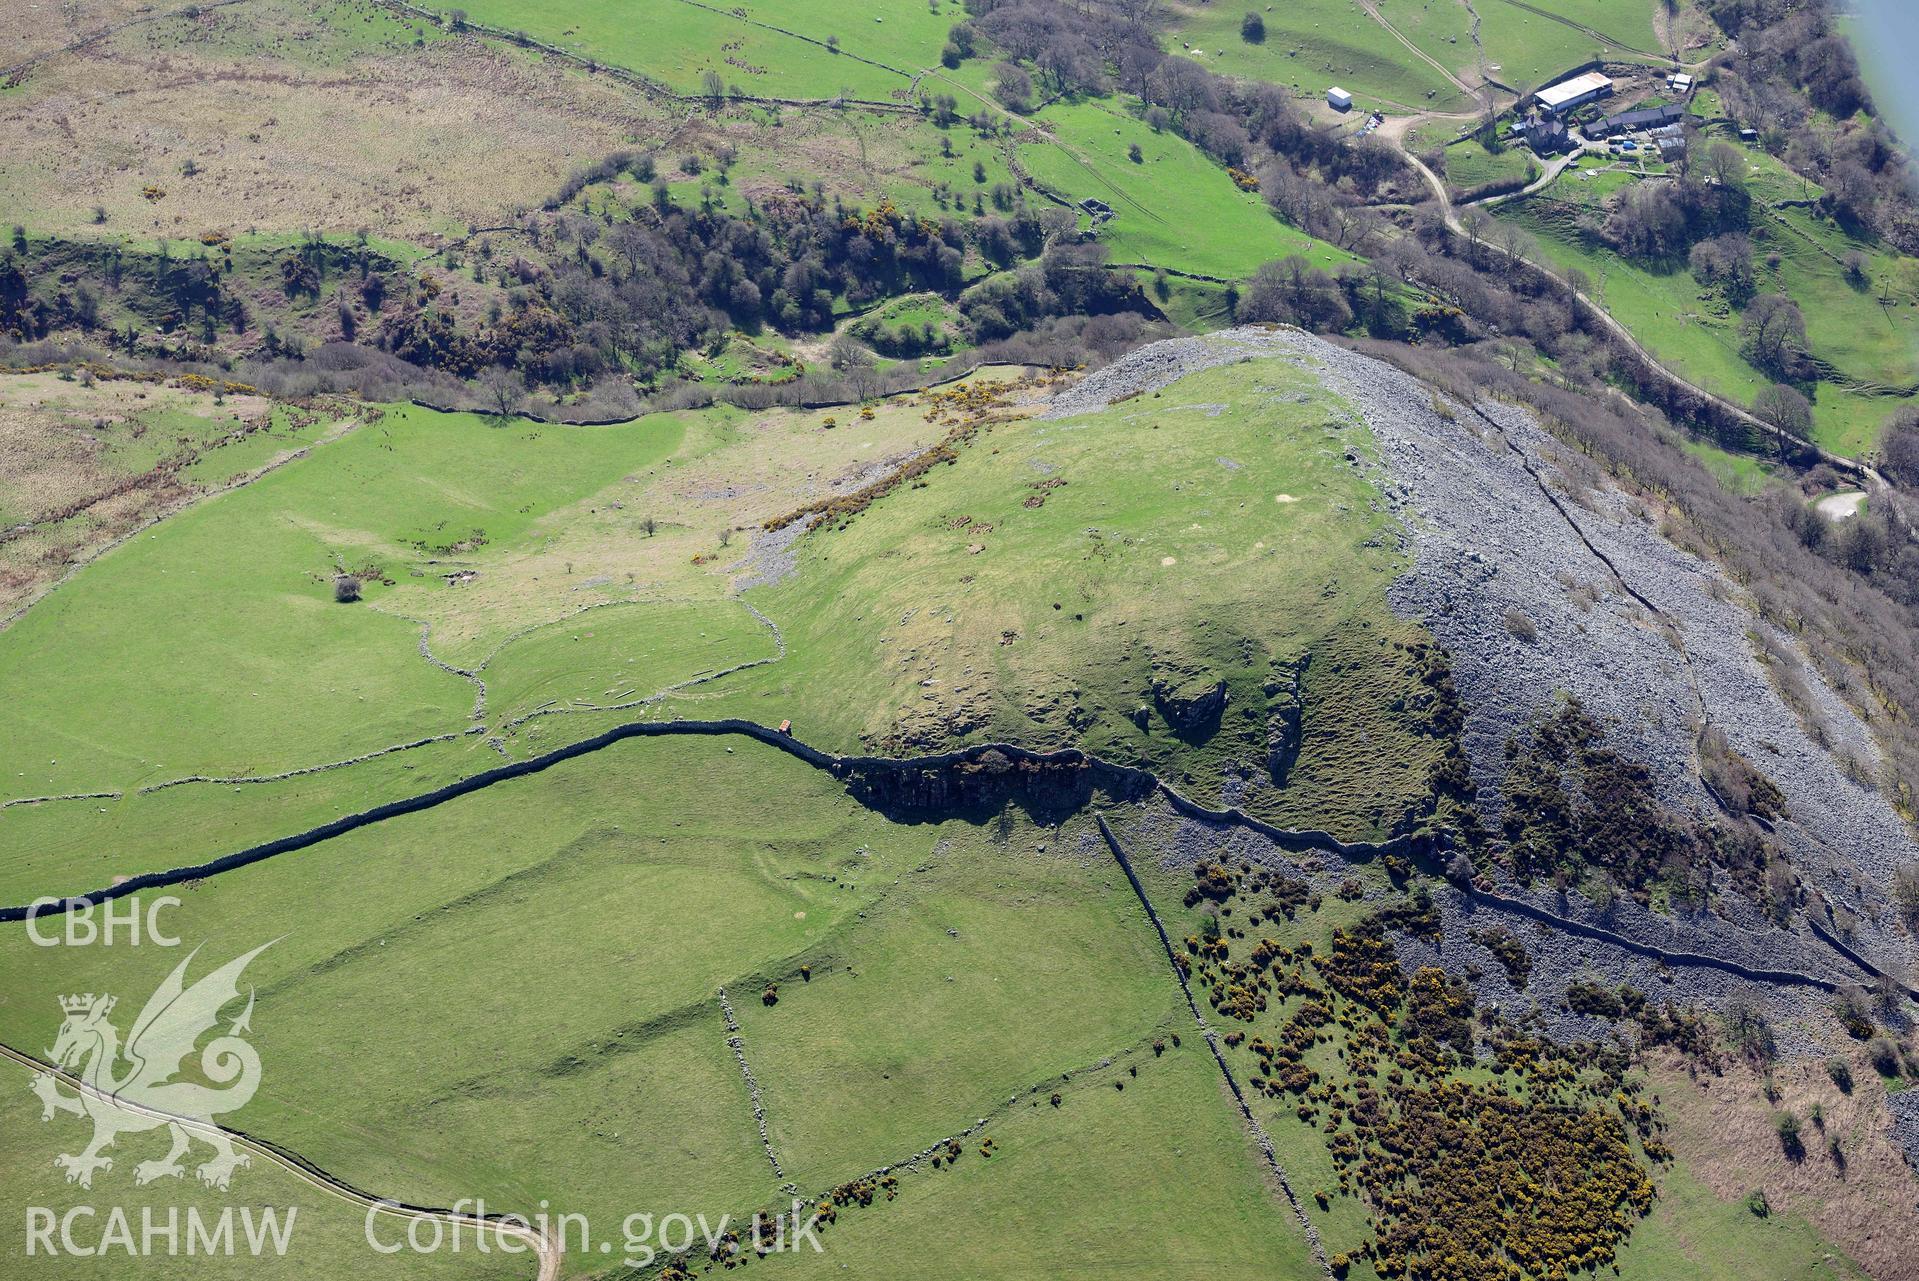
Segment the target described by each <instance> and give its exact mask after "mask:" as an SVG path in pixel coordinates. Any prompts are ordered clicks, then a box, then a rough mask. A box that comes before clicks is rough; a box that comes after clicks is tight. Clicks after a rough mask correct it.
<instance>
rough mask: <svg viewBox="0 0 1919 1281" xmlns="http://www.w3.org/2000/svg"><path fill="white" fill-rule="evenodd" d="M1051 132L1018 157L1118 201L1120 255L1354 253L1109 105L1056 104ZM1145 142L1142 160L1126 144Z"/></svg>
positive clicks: (1058, 181) (1234, 262)
mask: <svg viewBox="0 0 1919 1281" xmlns="http://www.w3.org/2000/svg"><path fill="white" fill-rule="evenodd" d="M1035 119H1036V120H1037V122H1038V123H1039V124H1040V126H1041V127H1042V128H1043V129H1044V130H1045V132H1046V134H1047V135H1049V137H1048V138H1046V139H1044V140H1041V141H1037V142H1029V143H1023V144H1021V146H1020V148H1019V159H1020V164H1021V165H1023V166H1024V167H1025V168H1026V169H1027V170H1028V171H1029V172H1030V173H1031V174H1032V175H1033V177H1034V178H1036V179H1037V180H1038V181H1040V182H1042V183H1044V184H1046V185H1047V186H1048V187H1050V188H1052V189H1053V190H1055V191H1057V192H1058V193H1059V194H1060V195H1061V196H1063V197H1064V198H1066V199H1069V200H1083V199H1086V198H1088V197H1097V198H1098V199H1100V200H1104V201H1105V202H1106V203H1107V204H1109V205H1111V206H1112V207H1113V208H1114V209H1115V210H1117V211H1118V216H1117V217H1116V218H1114V219H1113V220H1112V221H1111V222H1109V223H1106V224H1105V225H1104V226H1103V227H1102V228H1101V229H1100V237H1099V238H1100V242H1101V243H1102V244H1105V245H1108V246H1110V247H1111V249H1112V253H1113V261H1114V262H1143V263H1147V264H1149V265H1151V266H1155V267H1171V268H1174V269H1175V270H1179V271H1191V272H1198V273H1201V274H1204V275H1211V276H1225V277H1230V278H1237V277H1241V276H1248V275H1251V274H1252V272H1253V270H1254V268H1256V267H1258V266H1259V265H1260V264H1261V263H1264V262H1271V261H1272V260H1273V259H1275V258H1284V257H1287V256H1288V255H1291V254H1299V255H1302V256H1304V257H1306V258H1308V259H1310V260H1312V261H1313V262H1315V263H1316V264H1318V265H1320V266H1325V267H1331V266H1334V265H1336V264H1337V263H1339V262H1343V261H1347V260H1348V256H1347V255H1345V254H1343V253H1341V252H1340V251H1339V250H1337V249H1334V248H1333V247H1332V246H1330V245H1327V244H1325V243H1324V242H1322V241H1318V240H1314V239H1313V238H1312V237H1310V236H1308V235H1306V234H1305V233H1304V232H1302V231H1299V230H1297V229H1296V228H1293V227H1289V226H1287V225H1286V224H1285V223H1283V222H1281V221H1280V220H1279V219H1278V218H1275V217H1274V216H1273V215H1272V213H1271V212H1270V211H1269V210H1268V209H1267V207H1266V204H1265V202H1264V201H1262V200H1261V199H1260V197H1259V195H1258V193H1256V192H1248V191H1241V190H1240V189H1239V188H1238V187H1237V186H1235V185H1234V183H1233V180H1232V178H1231V177H1230V176H1229V175H1228V174H1227V172H1226V171H1225V170H1224V169H1222V168H1220V166H1219V165H1218V164H1216V163H1215V162H1213V161H1212V160H1210V159H1208V158H1207V157H1206V156H1205V155H1204V154H1202V153H1201V152H1200V151H1199V149H1198V148H1196V147H1194V146H1193V145H1192V144H1191V143H1189V142H1187V141H1186V140H1185V139H1183V138H1181V137H1179V136H1178V135H1176V134H1174V133H1172V132H1170V131H1168V132H1163V133H1155V132H1153V130H1151V129H1149V128H1148V127H1147V126H1146V125H1144V124H1142V123H1141V122H1140V121H1138V120H1136V119H1134V118H1133V116H1131V115H1130V114H1128V113H1127V112H1125V111H1123V110H1119V109H1117V108H1116V107H1114V106H1111V105H1101V104H1096V103H1078V104H1073V105H1062V106H1055V107H1049V108H1047V109H1046V110H1045V111H1043V112H1041V113H1040V114H1039V115H1038V116H1037V117H1035ZM1135 145H1136V146H1138V147H1139V149H1140V155H1141V159H1140V162H1139V163H1137V164H1135V163H1134V162H1133V161H1132V160H1131V158H1130V157H1129V155H1128V148H1130V147H1132V146H1135Z"/></svg>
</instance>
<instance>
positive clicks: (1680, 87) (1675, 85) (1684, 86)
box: [1666, 71, 1692, 94]
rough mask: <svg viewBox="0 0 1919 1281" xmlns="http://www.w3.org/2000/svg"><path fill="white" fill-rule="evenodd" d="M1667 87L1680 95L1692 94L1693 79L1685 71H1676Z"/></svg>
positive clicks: (1667, 82)
mask: <svg viewBox="0 0 1919 1281" xmlns="http://www.w3.org/2000/svg"><path fill="white" fill-rule="evenodd" d="M1666 87H1667V88H1668V89H1670V90H1672V91H1673V92H1674V93H1678V94H1687V93H1691V92H1692V77H1691V76H1689V75H1687V74H1686V73H1685V72H1683V71H1675V72H1674V73H1673V75H1672V78H1671V79H1670V80H1668V81H1666Z"/></svg>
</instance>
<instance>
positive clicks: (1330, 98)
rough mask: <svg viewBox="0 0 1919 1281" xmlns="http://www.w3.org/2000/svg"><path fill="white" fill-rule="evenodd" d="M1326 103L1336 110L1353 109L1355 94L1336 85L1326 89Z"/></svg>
mask: <svg viewBox="0 0 1919 1281" xmlns="http://www.w3.org/2000/svg"><path fill="white" fill-rule="evenodd" d="M1326 105H1327V106H1329V107H1331V108H1332V109H1333V110H1335V111H1351V110H1352V109H1353V95H1351V94H1350V93H1347V92H1346V91H1345V90H1344V89H1341V88H1340V87H1339V86H1338V85H1334V86H1333V87H1332V88H1330V89H1328V90H1327V91H1326Z"/></svg>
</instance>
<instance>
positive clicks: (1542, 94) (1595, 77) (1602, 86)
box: [1533, 71, 1612, 115]
mask: <svg viewBox="0 0 1919 1281" xmlns="http://www.w3.org/2000/svg"><path fill="white" fill-rule="evenodd" d="M1611 93H1612V79H1611V78H1610V77H1608V76H1604V75H1601V74H1600V73H1599V72H1597V71H1588V72H1587V73H1586V74H1584V75H1581V76H1574V77H1573V78H1572V79H1570V80H1561V81H1560V82H1559V83H1558V84H1556V85H1548V86H1547V87H1546V88H1544V89H1541V90H1540V91H1539V92H1538V93H1536V94H1534V95H1533V97H1534V99H1535V100H1536V101H1537V102H1538V103H1539V105H1540V107H1541V108H1542V109H1543V110H1545V111H1549V112H1551V113H1552V114H1554V115H1560V114H1562V113H1564V112H1567V111H1571V110H1572V109H1573V108H1574V107H1581V106H1584V105H1585V104H1586V103H1589V102H1591V101H1593V99H1595V98H1604V97H1606V96H1608V95H1609V94H1611Z"/></svg>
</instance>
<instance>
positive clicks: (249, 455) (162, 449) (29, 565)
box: [0, 374, 335, 618]
mask: <svg viewBox="0 0 1919 1281" xmlns="http://www.w3.org/2000/svg"><path fill="white" fill-rule="evenodd" d="M334 425H335V420H334V417H333V415H332V414H330V413H329V414H314V415H309V414H304V413H302V414H299V415H297V416H296V415H289V414H287V413H284V412H275V411H274V409H273V407H272V406H271V405H270V404H268V402H266V401H265V400H263V399H261V398H260V397H257V396H235V397H232V398H230V399H228V400H227V401H226V403H224V404H219V403H216V402H215V401H214V399H213V397H211V396H210V395H207V394H205V393H202V392H194V391H185V390H181V389H179V388H174V387H165V386H158V385H154V384H151V383H135V382H131V381H126V382H120V381H108V382H97V383H93V384H92V385H88V384H87V383H85V382H82V381H78V380H73V381H62V380H61V379H60V378H58V377H56V376H55V375H53V374H20V375H13V376H9V377H6V378H0V456H4V457H5V458H6V460H7V474H6V475H5V476H4V477H0V529H5V530H6V531H7V537H6V539H5V540H4V542H0V618H9V617H11V616H12V615H13V614H14V613H15V611H17V610H19V609H21V608H22V607H24V606H25V605H26V604H27V602H29V601H30V600H32V599H33V598H34V597H36V596H38V595H39V594H40V593H41V592H43V591H45V590H46V589H47V588H48V587H49V586H51V585H52V584H53V583H55V582H57V581H58V580H59V579H60V578H61V577H62V576H63V575H65V574H67V573H68V572H70V571H71V569H72V567H73V566H75V565H77V564H79V563H80V562H81V561H83V560H85V559H86V558H87V557H89V556H92V555H95V554H97V553H98V552H100V551H101V550H102V549H104V548H106V547H107V546H108V545H110V544H111V543H113V542H114V541H115V540H116V539H120V538H123V537H125V536H126V535H128V534H129V533H131V532H132V531H133V530H135V529H137V528H139V527H140V526H141V525H143V524H146V523H148V522H150V521H153V520H157V519H159V518H161V517H163V516H165V515H166V514H168V513H169V512H172V511H177V510H178V509H180V508H181V507H184V506H186V505H187V504H189V503H191V502H193V501H194V500H195V499H197V498H199V497H201V496H203V495H204V494H205V493H207V492H208V491H210V490H213V489H218V488H221V487H224V486H226V485H228V484H229V483H231V482H233V481H234V480H236V479H238V478H242V477H244V476H247V475H250V474H252V473H253V472H255V471H257V470H259V469H261V468H263V467H265V466H267V465H268V464H269V463H272V462H274V461H275V460H276V459H280V458H283V457H285V456H286V455H288V454H290V453H292V452H293V451H295V450H298V449H300V448H302V447H304V446H307V445H310V444H312V443H313V442H314V441H315V440H316V439H318V438H320V437H321V436H322V435H324V434H325V433H326V432H328V431H330V430H332V429H333V428H334Z"/></svg>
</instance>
